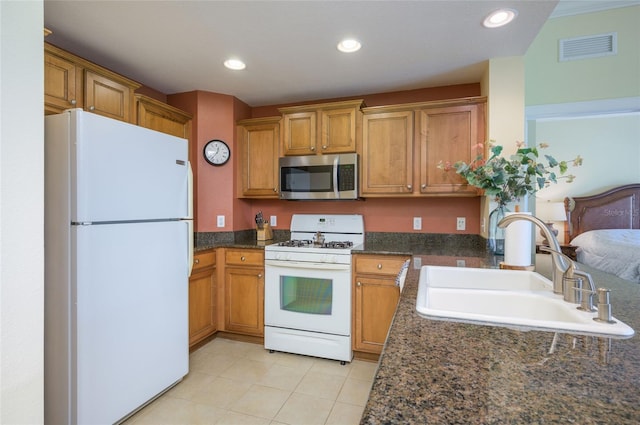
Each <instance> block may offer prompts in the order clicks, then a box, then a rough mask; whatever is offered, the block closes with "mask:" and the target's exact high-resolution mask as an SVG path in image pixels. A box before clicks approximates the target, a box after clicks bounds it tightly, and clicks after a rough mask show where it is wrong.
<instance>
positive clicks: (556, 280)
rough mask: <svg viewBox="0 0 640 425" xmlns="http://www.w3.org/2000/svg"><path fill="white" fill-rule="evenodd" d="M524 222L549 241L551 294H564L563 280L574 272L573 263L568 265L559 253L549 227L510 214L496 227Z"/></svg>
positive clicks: (557, 244) (520, 215)
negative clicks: (536, 229)
mask: <svg viewBox="0 0 640 425" xmlns="http://www.w3.org/2000/svg"><path fill="white" fill-rule="evenodd" d="M518 220H525V221H530V222H532V223H533V224H535V225H536V226H538V227H539V228H540V231H541V232H542V233H543V234H544V237H545V238H547V241H549V248H550V249H549V251H550V253H551V264H552V266H551V280H552V281H553V292H554V293H556V294H564V289H563V287H564V284H563V280H564V278H565V277H566V276H567V274H568V273H569V274H570V273H571V271H573V270H575V267H574V266H575V265H574V264H573V263H568V262H567V259H566V257H565V256H564V255H562V253H561V251H560V244H559V243H558V239H556V236H555V235H554V234H553V232H551V231H550V230H549V227H547V225H546V224H545V223H544V222H543V221H542V220H540V219H539V218H537V217H535V216H532V215H529V214H522V213H515V214H510V215H508V216H506V217H505V218H503V219H502V220H500V222H499V223H498V227H500V228H505V227H507V226H508V225H509V224H511V223H513V222H514V221H518Z"/></svg>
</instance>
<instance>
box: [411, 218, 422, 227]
mask: <svg viewBox="0 0 640 425" xmlns="http://www.w3.org/2000/svg"><path fill="white" fill-rule="evenodd" d="M413 230H422V217H413Z"/></svg>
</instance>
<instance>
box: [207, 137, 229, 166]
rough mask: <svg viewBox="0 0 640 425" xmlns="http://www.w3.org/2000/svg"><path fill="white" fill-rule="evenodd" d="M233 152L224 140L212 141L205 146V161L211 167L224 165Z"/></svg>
mask: <svg viewBox="0 0 640 425" xmlns="http://www.w3.org/2000/svg"><path fill="white" fill-rule="evenodd" d="M230 156H231V151H230V150H229V146H227V144H226V143H225V142H223V141H222V140H211V141H210V142H207V144H206V145H205V146H204V159H206V160H207V162H208V163H209V164H211V165H222V164H226V162H227V161H229V157H230Z"/></svg>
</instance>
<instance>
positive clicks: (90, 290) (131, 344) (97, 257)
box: [72, 222, 188, 424]
mask: <svg viewBox="0 0 640 425" xmlns="http://www.w3.org/2000/svg"><path fill="white" fill-rule="evenodd" d="M187 228H188V224H187V223H185V222H159V223H143V224H132V223H127V224H110V225H92V226H73V230H72V246H73V248H72V250H73V251H74V253H75V256H76V258H77V260H76V261H75V262H72V270H73V273H74V274H75V275H74V276H73V278H72V279H73V280H72V288H74V290H72V292H73V293H72V300H73V301H74V302H72V305H73V306H74V307H73V309H72V334H73V338H72V340H73V342H72V345H75V347H76V349H75V353H76V357H75V358H73V357H72V370H73V371H74V373H75V377H73V376H72V382H73V381H75V383H76V385H75V404H76V405H75V407H72V411H75V412H77V423H78V424H106V423H114V422H116V421H118V420H119V419H121V418H122V417H123V416H126V415H128V414H129V413H131V412H132V411H134V410H135V409H137V408H138V407H139V406H141V405H142V404H144V403H146V402H147V401H148V400H150V399H151V398H153V397H155V396H156V395H157V394H159V393H160V392H162V391H163V390H165V389H166V388H168V387H169V386H171V385H172V384H173V383H175V382H177V381H179V380H180V379H182V377H183V376H185V375H186V374H187V372H188V278H187V273H188V264H187V256H188V249H187V240H188V235H187ZM72 353H73V350H72ZM72 386H73V384H72Z"/></svg>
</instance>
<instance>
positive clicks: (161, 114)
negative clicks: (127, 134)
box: [135, 94, 192, 140]
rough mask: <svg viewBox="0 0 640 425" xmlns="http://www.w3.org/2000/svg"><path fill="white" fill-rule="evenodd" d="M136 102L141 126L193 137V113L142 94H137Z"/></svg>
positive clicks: (188, 138) (137, 120) (173, 134)
mask: <svg viewBox="0 0 640 425" xmlns="http://www.w3.org/2000/svg"><path fill="white" fill-rule="evenodd" d="M135 102H136V103H135V105H136V107H135V110H136V124H137V125H139V126H140V127H145V128H149V129H151V130H156V131H160V132H162V133H166V134H171V135H172V136H176V137H182V138H183V139H187V140H190V139H191V121H192V116H191V114H189V113H187V112H185V111H182V110H180V109H178V108H175V107H173V106H171V105H167V104H166V103H163V102H160V101H158V100H156V99H152V98H150V97H147V96H144V95H141V94H136V95H135Z"/></svg>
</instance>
